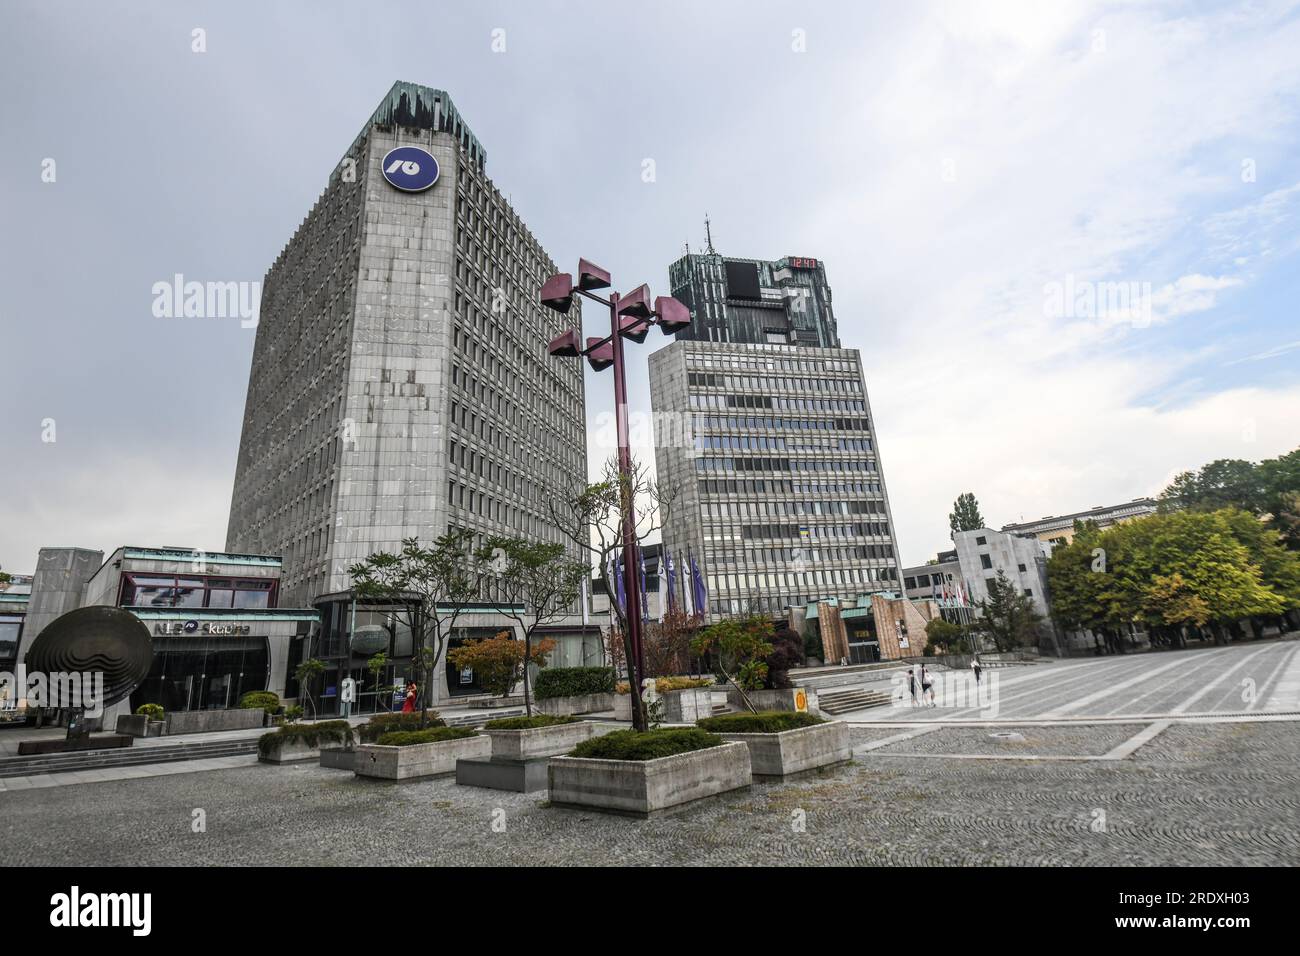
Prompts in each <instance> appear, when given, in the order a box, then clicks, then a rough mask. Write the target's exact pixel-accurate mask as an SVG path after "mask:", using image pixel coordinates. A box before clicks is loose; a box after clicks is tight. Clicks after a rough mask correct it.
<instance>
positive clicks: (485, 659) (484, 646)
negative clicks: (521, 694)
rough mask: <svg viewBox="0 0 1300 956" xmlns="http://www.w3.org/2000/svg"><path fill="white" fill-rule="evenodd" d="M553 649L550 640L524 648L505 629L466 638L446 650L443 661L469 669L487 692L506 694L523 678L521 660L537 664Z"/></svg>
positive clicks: (522, 662)
mask: <svg viewBox="0 0 1300 956" xmlns="http://www.w3.org/2000/svg"><path fill="white" fill-rule="evenodd" d="M554 649H555V642H554V641H552V640H550V639H545V640H541V641H538V642H537V644H536V645H534V646H529V647H525V645H524V642H523V641H517V640H515V639H514V638H513V637H511V635H510V632H509V631H500V632H499V633H497V634H494V635H492V636H491V637H488V638H483V639H480V640H470V641H466V642H465V643H464V644H462V645H461V646H460V647H456V648H453V649H452V650H450V651H448V652H447V660H449V661H451V663H452V665H453V666H455V667H459V668H461V669H464V668H471V669H472V670H473V671H474V673H475V674H476V675H477V676H478V680H479V683H480V684H482V685H483V689H484V690H486V691H487V692H488V693H489V694H496V695H497V696H499V697H506V696H508V695H509V693H510V691H512V690H513V689H514V687H515V685H516V684H518V683H519V682H520V681H521V680H523V678H524V674H525V672H526V669H525V667H524V662H525V661H528V662H529V663H532V664H537V665H539V666H540V665H542V664H545V663H546V655H547V654H549V653H550V652H551V651H553V650H554Z"/></svg>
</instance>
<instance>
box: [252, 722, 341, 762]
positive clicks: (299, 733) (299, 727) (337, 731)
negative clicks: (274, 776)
mask: <svg viewBox="0 0 1300 956" xmlns="http://www.w3.org/2000/svg"><path fill="white" fill-rule="evenodd" d="M277 740H279V741H281V742H288V741H292V740H299V741H302V742H303V743H305V744H306V745H307V746H308V747H318V746H320V745H321V743H322V742H325V743H341V744H346V745H351V743H352V725H351V724H349V723H348V722H347V721H346V720H325V721H321V722H320V723H318V724H285V725H283V726H282V727H280V729H279V730H273V731H271V732H270V733H269V734H262V736H261V737H260V738H259V739H258V741H257V750H258V752H259V753H260V754H262V756H266V755H267V754H269V753H270V752H271V747H272V746H273V745H274V743H275V742H276V741H277Z"/></svg>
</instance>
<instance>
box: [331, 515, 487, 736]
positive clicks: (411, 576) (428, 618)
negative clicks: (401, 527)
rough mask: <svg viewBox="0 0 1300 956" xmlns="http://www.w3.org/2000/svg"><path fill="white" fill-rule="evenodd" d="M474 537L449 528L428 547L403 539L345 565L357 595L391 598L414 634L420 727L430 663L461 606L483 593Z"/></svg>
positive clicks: (430, 680)
mask: <svg viewBox="0 0 1300 956" xmlns="http://www.w3.org/2000/svg"><path fill="white" fill-rule="evenodd" d="M473 541H474V536H473V534H472V533H471V532H469V531H466V530H464V529H457V530H454V531H448V532H447V533H446V534H444V535H442V536H441V537H439V538H437V539H436V540H435V541H434V542H433V546H432V547H428V548H426V547H422V546H421V545H420V542H419V540H418V539H417V538H406V539H404V540H403V541H402V550H401V551H399V552H397V553H396V554H394V553H391V552H387V551H379V552H376V553H374V554H372V555H370V557H368V558H366V559H365V560H364V561H362V562H360V563H358V564H354V565H353V566H352V567H351V568H349V569H348V572H349V573H350V574H351V575H352V587H353V590H354V591H355V592H356V594H357V596H358V597H360V598H364V599H371V600H376V601H385V602H392V603H393V605H394V606H395V608H396V611H395V614H396V616H397V618H398V620H400V621H401V622H402V623H403V624H405V625H406V626H407V627H408V628H410V631H411V635H412V636H413V637H414V638H415V639H416V641H415V642H416V647H415V652H414V653H413V654H412V655H411V663H412V665H413V666H414V667H415V669H416V672H417V673H418V674H419V675H420V680H418V681H417V688H418V695H419V699H418V700H417V702H416V709H417V710H418V711H419V712H420V715H421V717H420V726H421V727H424V716H423V715H424V712H425V711H426V710H428V708H429V705H430V704H431V703H432V693H433V673H434V668H435V667H437V665H438V662H439V661H440V660H442V655H443V652H444V651H445V650H446V647H447V641H448V640H449V639H450V637H451V634H452V632H453V630H454V629H455V627H456V622H457V620H459V618H460V615H461V614H462V613H463V611H464V608H465V605H466V604H467V603H469V602H471V601H474V600H477V599H478V597H479V594H480V593H481V588H482V582H483V578H484V576H485V574H486V571H487V569H486V568H485V567H484V566H483V564H482V562H480V561H479V560H478V559H477V558H476V556H475V555H474V554H473V553H472V546H473Z"/></svg>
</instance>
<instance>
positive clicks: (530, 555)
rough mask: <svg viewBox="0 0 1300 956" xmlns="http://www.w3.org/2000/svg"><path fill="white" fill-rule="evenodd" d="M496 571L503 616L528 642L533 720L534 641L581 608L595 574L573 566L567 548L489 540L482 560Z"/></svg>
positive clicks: (527, 702) (527, 698)
mask: <svg viewBox="0 0 1300 956" xmlns="http://www.w3.org/2000/svg"><path fill="white" fill-rule="evenodd" d="M479 559H480V561H484V562H486V563H487V564H488V566H489V567H490V568H491V570H492V575H493V576H492V578H491V579H490V580H489V588H490V589H491V591H492V592H493V593H494V594H495V595H496V596H498V597H499V598H501V599H502V604H501V612H502V614H503V615H504V616H506V617H508V618H510V620H512V621H514V623H515V624H516V625H517V626H518V628H519V631H520V633H522V634H523V636H524V653H523V660H524V662H525V663H524V664H523V665H522V667H523V685H524V711H525V713H527V714H528V716H529V717H531V716H532V715H533V698H532V693H531V691H530V688H529V683H530V682H529V676H528V669H529V668H528V665H529V663H535V662H536V661H535V657H534V654H533V641H534V637H535V635H537V634H538V632H539V631H541V630H542V629H543V628H546V627H550V626H551V625H553V624H555V623H556V622H557V621H558V620H560V619H561V618H562V617H564V616H565V615H566V614H568V613H570V612H572V611H573V610H575V609H576V608H577V606H578V600H579V594H580V591H581V587H582V579H583V578H584V577H586V576H587V574H588V573H589V569H588V568H587V566H586V565H585V564H583V563H582V562H580V561H573V560H571V559H570V558H569V556H568V553H567V552H566V551H565V549H564V545H562V544H554V543H545V542H538V543H534V542H531V541H525V540H523V539H522V538H489V539H488V540H487V542H485V544H484V546H483V550H482V551H481V552H480V554H479Z"/></svg>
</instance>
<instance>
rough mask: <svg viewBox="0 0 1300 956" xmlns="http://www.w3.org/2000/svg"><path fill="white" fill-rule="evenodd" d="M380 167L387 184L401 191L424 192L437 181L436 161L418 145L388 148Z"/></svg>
mask: <svg viewBox="0 0 1300 956" xmlns="http://www.w3.org/2000/svg"><path fill="white" fill-rule="evenodd" d="M381 169H382V171H383V174H384V178H385V179H387V180H388V182H389V185H391V186H394V187H396V188H397V189H400V190H402V192H407V193H420V192H424V191H425V190H426V189H428V188H429V187H430V186H432V185H433V184H434V183H436V182H437V181H438V161H437V160H436V159H434V158H433V155H432V154H431V153H429V151H428V150H424V149H421V148H420V147H419V146H398V147H397V148H396V149H390V150H389V151H388V154H387V155H386V156H384V163H383V166H382V167H381Z"/></svg>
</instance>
